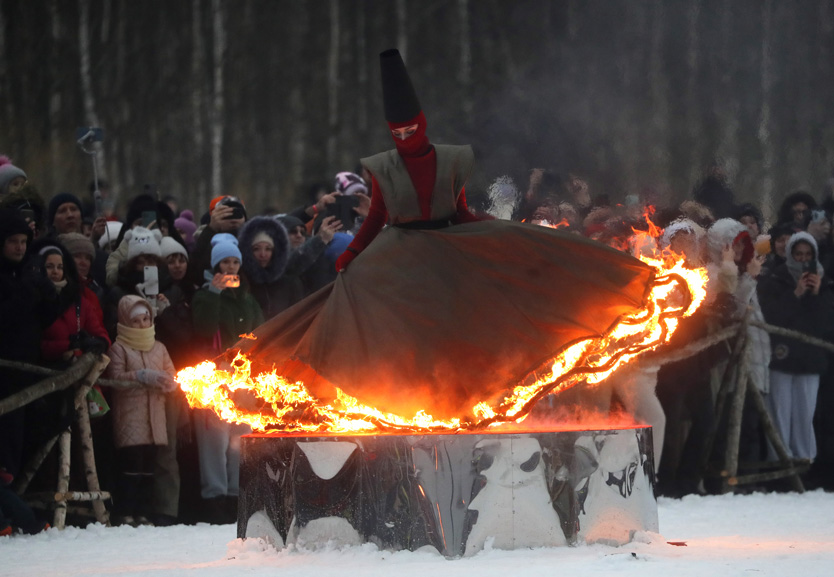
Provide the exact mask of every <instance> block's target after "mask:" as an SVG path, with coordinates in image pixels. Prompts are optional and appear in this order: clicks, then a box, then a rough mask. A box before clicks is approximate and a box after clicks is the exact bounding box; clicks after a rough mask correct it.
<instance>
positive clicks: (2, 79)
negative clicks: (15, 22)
mask: <svg viewBox="0 0 834 577" xmlns="http://www.w3.org/2000/svg"><path fill="white" fill-rule="evenodd" d="M8 62H9V54H8V53H7V51H6V15H5V14H4V13H3V6H2V4H0V100H2V101H4V102H5V103H6V110H5V113H6V118H5V120H6V121H5V122H3V130H4V132H5V133H6V137H7V138H8V139H9V142H13V143H17V142H19V141H20V137H19V135H18V131H17V123H16V122H12V120H13V119H15V118H17V111H16V110H15V106H14V98H12V82H13V80H12V75H11V74H10V73H9V66H8ZM3 152H7V153H10V154H14V153H15V150H6V151H3Z"/></svg>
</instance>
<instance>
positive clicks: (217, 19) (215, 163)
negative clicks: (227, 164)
mask: <svg viewBox="0 0 834 577" xmlns="http://www.w3.org/2000/svg"><path fill="white" fill-rule="evenodd" d="M212 16H213V18H212V21H213V31H214V52H213V61H212V64H213V68H214V92H213V95H212V96H213V98H212V109H211V193H212V196H220V195H221V194H223V129H224V118H223V114H224V112H225V110H224V100H223V96H224V94H223V65H224V61H225V57H226V14H225V9H224V6H223V0H213V1H212Z"/></svg>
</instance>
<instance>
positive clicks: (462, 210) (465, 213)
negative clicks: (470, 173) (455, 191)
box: [452, 189, 481, 224]
mask: <svg viewBox="0 0 834 577" xmlns="http://www.w3.org/2000/svg"><path fill="white" fill-rule="evenodd" d="M457 208H458V211H457V212H456V213H455V216H453V217H452V223H454V224H463V223H465V222H480V220H481V219H480V218H478V217H477V216H475V215H474V214H472V213H471V212H469V207H468V206H466V189H461V191H460V195H458V207H457Z"/></svg>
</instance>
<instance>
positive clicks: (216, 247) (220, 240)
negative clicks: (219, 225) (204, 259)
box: [211, 232, 243, 268]
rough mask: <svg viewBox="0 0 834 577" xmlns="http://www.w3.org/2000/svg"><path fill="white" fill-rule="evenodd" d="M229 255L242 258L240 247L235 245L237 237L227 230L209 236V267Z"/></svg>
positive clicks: (212, 266) (214, 265)
mask: <svg viewBox="0 0 834 577" xmlns="http://www.w3.org/2000/svg"><path fill="white" fill-rule="evenodd" d="M230 256H233V257H236V258H237V259H238V260H243V256H242V255H241V254H240V249H239V248H238V247H237V239H236V238H235V237H234V236H232V235H231V234H229V233H227V232H221V233H218V234H215V235H214V236H213V237H212V238H211V268H214V267H216V266H217V265H218V263H219V262H220V261H221V260H223V259H224V258H228V257H230Z"/></svg>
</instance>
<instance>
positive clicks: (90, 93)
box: [78, 0, 116, 200]
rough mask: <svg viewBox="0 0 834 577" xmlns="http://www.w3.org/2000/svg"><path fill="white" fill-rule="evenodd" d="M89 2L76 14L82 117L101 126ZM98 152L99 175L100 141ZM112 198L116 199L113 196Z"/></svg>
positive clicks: (103, 164)
mask: <svg viewBox="0 0 834 577" xmlns="http://www.w3.org/2000/svg"><path fill="white" fill-rule="evenodd" d="M90 3H91V0H80V5H79V14H78V53H79V55H80V59H81V70H80V76H81V92H82V95H83V100H84V119H85V121H86V122H87V124H88V125H89V126H101V121H100V120H99V116H98V113H97V112H96V97H95V93H94V90H93V75H92V70H91V66H92V56H91V55H90ZM89 146H90V147H95V148H96V150H97V152H98V165H99V177H102V178H103V177H104V176H105V174H106V168H105V167H106V166H107V163H106V161H105V155H104V150H103V148H102V147H101V145H100V143H92V144H90V145H89ZM114 200H116V199H115V198H114Z"/></svg>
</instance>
